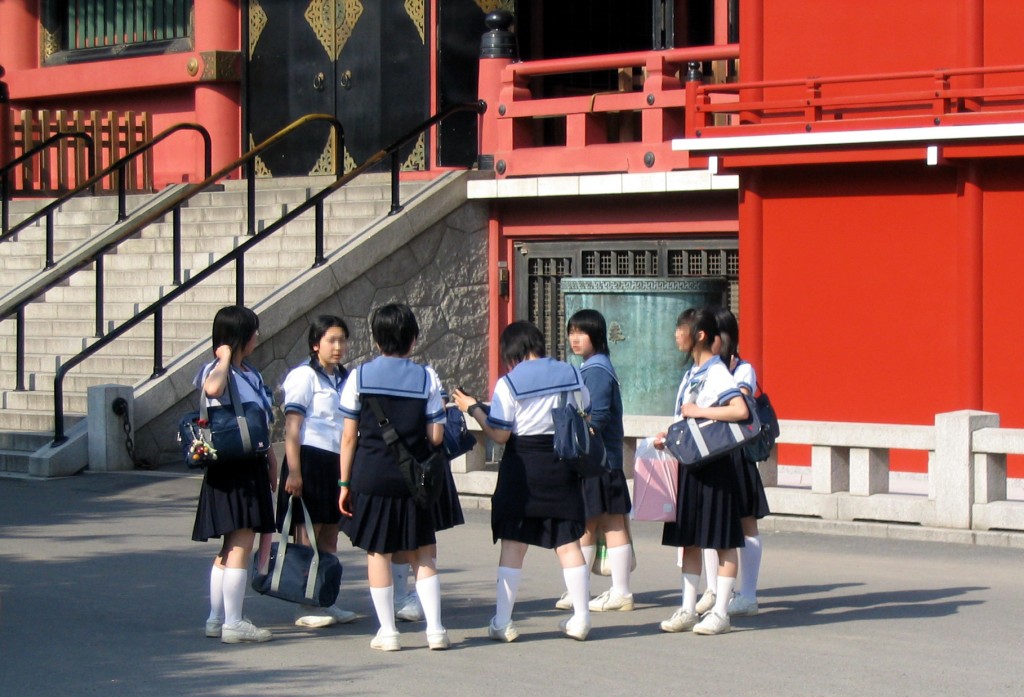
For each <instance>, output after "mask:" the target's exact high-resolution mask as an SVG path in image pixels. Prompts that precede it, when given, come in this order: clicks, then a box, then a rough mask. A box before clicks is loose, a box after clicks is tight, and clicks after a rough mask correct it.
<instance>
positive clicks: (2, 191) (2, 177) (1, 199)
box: [0, 131, 96, 242]
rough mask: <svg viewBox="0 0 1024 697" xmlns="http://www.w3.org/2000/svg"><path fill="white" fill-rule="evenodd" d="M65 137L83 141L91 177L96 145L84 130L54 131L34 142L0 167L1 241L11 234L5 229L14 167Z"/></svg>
mask: <svg viewBox="0 0 1024 697" xmlns="http://www.w3.org/2000/svg"><path fill="white" fill-rule="evenodd" d="M66 138H73V139H76V140H83V141H85V148H86V150H87V151H88V154H87V157H86V166H87V167H88V168H89V175H88V176H90V177H91V176H92V175H93V174H94V173H95V172H96V146H95V143H94V142H93V139H92V136H91V135H89V134H88V133H86V132H85V131H61V132H60V133H55V134H54V135H52V136H50V137H49V138H47V139H45V140H43V141H42V142H40V143H36V144H35V145H34V146H33V147H32V148H31V149H30V150H26V151H25V152H23V153H22V154H21V155H19V156H18V157H16V158H14V159H13V160H11V161H10V162H8V163H7V164H5V165H4V166H3V167H0V242H3V241H4V240H6V239H8V238H9V237H10V236H11V235H9V234H7V231H8V229H10V227H11V208H10V206H11V187H10V177H11V173H12V172H13V171H14V168H15V167H17V166H18V165H20V164H21V163H23V162H27V161H28V160H30V159H31V158H33V157H35V156H36V155H38V154H40V153H41V152H43V151H44V150H46V149H47V148H49V147H50V146H51V145H54V144H56V143H59V142H60V141H62V140H65V139H66ZM11 234H13V233H11Z"/></svg>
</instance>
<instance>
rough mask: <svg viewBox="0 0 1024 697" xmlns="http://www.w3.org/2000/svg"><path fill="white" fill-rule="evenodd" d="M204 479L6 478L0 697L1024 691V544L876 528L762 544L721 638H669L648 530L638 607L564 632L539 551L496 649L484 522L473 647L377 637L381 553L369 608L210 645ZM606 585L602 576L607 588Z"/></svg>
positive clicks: (653, 529)
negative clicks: (755, 577)
mask: <svg viewBox="0 0 1024 697" xmlns="http://www.w3.org/2000/svg"><path fill="white" fill-rule="evenodd" d="M198 486H199V482H198V480H197V479H195V478H191V477H186V476H167V475H160V474H145V473H125V474H85V475H82V476H79V477H74V478H69V479H62V480H56V481H45V482H44V481H30V480H14V479H0V660H2V664H0V695H2V696H3V697H22V696H36V695H42V696H49V695H61V696H64V695H72V696H77V695H133V696H134V695H302V696H306V695H339V694H344V695H346V696H354V695H371V694H374V695H376V694H404V695H411V694H416V695H420V696H423V695H446V696H458V695H490V694H494V695H588V696H592V695H601V696H603V695H670V694H672V695H678V694H685V695H702V694H708V695H729V694H735V695H744V696H748V697H749V696H751V695H783V694H785V695H795V696H802V695H823V696H829V697H833V696H846V695H850V696H853V695H857V696H860V695H910V696H917V695H921V696H927V697H934V696H936V695H986V696H988V695H1021V694H1024V661H1022V659H1021V650H1022V648H1024V642H1022V637H1024V593H1022V592H1021V588H1022V575H1024V550H1020V549H1009V550H1008V549H998V548H993V547H981V546H977V547H975V546H967V545H954V544H941V543H934V542H907V541H899V540H885V539H877V538H869V537H850V536H835V535H819V534H808V533H792V532H789V533H787V532H774V533H769V534H766V535H765V558H764V569H763V574H762V591H761V594H760V600H761V608H762V612H761V614H760V615H759V616H757V617H754V618H748V619H744V620H738V621H737V622H736V623H735V624H736V627H735V630H734V631H733V633H731V634H728V635H725V636H719V637H699V636H695V635H692V634H689V633H687V634H680V635H667V634H663V633H661V632H659V631H658V629H657V623H658V621H659V620H661V619H663V618H665V617H667V616H668V615H669V614H671V612H672V609H673V608H674V606H675V605H676V603H677V602H678V573H677V571H676V570H675V568H674V565H673V559H674V554H673V553H672V552H671V551H670V550H668V549H666V548H663V547H661V546H660V545H659V540H660V534H661V533H660V527H659V526H657V525H651V524H635V525H634V533H635V537H636V546H637V553H638V558H639V564H640V566H639V568H638V569H637V571H636V573H635V575H634V584H633V585H634V591H635V593H636V597H637V599H638V601H639V607H638V609H637V610H636V611H634V612H632V613H612V614H606V615H597V614H595V615H594V630H593V632H592V633H591V638H590V639H589V640H588V641H586V642H585V643H577V642H574V641H571V640H568V639H565V638H563V637H561V636H560V635H559V633H558V629H557V625H558V620H559V619H560V618H561V617H562V616H563V615H562V613H560V612H558V611H556V610H554V609H553V607H552V603H553V600H554V598H557V596H558V594H559V592H560V589H561V574H560V572H559V570H558V568H557V563H556V561H555V558H554V555H553V554H552V553H550V552H543V551H541V550H533V551H531V552H530V554H529V556H528V557H527V562H526V569H525V577H524V578H525V580H524V583H523V587H522V590H521V593H520V602H519V603H518V605H517V606H516V619H517V623H518V624H519V626H520V628H521V630H522V632H523V636H522V638H521V639H520V641H519V642H517V643H514V644H510V645H503V644H495V643H492V642H490V641H488V640H487V639H486V632H485V630H484V627H485V626H486V624H487V621H488V619H489V618H490V616H491V614H492V612H493V584H494V573H495V572H494V567H495V563H496V560H497V550H496V548H495V547H494V546H492V545H491V542H490V532H489V528H488V526H487V514H486V512H479V511H470V512H469V519H470V520H469V523H468V524H467V525H465V526H462V527H460V528H457V529H455V530H452V531H448V532H446V533H444V534H443V537H442V538H441V540H440V557H441V560H440V563H441V566H442V568H443V576H442V584H443V585H442V590H443V597H444V620H445V623H446V625H447V626H448V628H449V631H450V634H451V636H452V638H453V640H454V641H455V646H454V647H453V649H452V650H451V651H448V652H431V651H428V650H427V649H426V641H425V638H424V636H423V633H422V625H402V626H401V629H402V630H403V631H404V634H403V645H404V646H405V649H404V650H403V651H401V652H398V653H393V654H381V653H379V652H377V651H373V650H371V649H370V648H369V640H370V636H371V635H372V633H373V632H374V631H375V629H376V622H375V620H374V619H373V616H372V610H371V606H370V601H369V593H368V592H367V590H366V581H365V578H366V577H365V563H364V559H363V558H361V555H360V554H359V553H357V552H356V551H354V550H352V549H351V548H346V549H344V550H343V553H342V560H343V562H344V563H345V581H344V582H343V593H344V594H345V595H346V596H347V598H348V603H349V606H350V607H352V608H353V609H355V610H357V611H359V612H360V613H361V614H362V615H363V617H362V618H361V619H360V621H359V622H357V623H355V624H352V625H347V626H344V627H340V628H328V629H322V630H303V629H299V628H297V627H294V626H293V625H292V623H291V620H292V617H293V611H292V607H291V606H289V605H287V604H285V603H282V602H279V601H274V600H270V599H267V598H263V597H259V596H253V595H251V594H250V597H249V598H247V601H246V614H247V615H248V616H250V617H251V618H252V619H253V620H255V621H256V623H257V624H259V625H261V626H267V627H269V628H271V629H272V630H273V631H274V632H275V640H274V641H272V642H270V643H268V644H262V645H258V646H252V645H248V646H245V645H243V646H225V645H222V644H220V643H219V642H218V641H215V640H211V639H206V638H204V637H203V635H202V626H203V621H204V619H205V617H206V611H207V607H208V606H207V599H206V592H207V590H206V584H207V569H208V565H209V563H210V560H211V558H212V555H213V554H214V552H215V545H214V544H213V543H210V544H196V543H193V542H191V541H190V540H189V536H190V532H191V526H192V516H193V512H194V498H195V495H196V493H197V491H198ZM607 583H608V581H607V579H602V578H596V577H595V578H594V579H593V587H594V589H595V592H599V591H601V590H604V589H605V588H606V587H607Z"/></svg>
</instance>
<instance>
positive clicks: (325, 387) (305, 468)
mask: <svg viewBox="0 0 1024 697" xmlns="http://www.w3.org/2000/svg"><path fill="white" fill-rule="evenodd" d="M348 338H349V335H348V326H347V325H346V324H345V322H344V320H342V319H341V318H340V317H336V316H334V315H320V316H318V317H316V318H315V319H314V320H313V322H312V324H311V325H310V327H309V337H308V342H309V360H308V361H307V362H306V363H304V364H302V365H300V366H298V367H296V368H294V369H292V370H291V371H289V373H288V375H286V376H285V379H284V386H283V387H284V402H285V404H284V415H285V416H284V418H285V429H284V430H285V458H284V462H282V463H281V483H280V485H279V486H278V489H277V527H278V529H280V528H281V526H282V525H283V524H284V517H285V513H286V511H287V510H288V501H289V499H290V498H291V497H292V496H299V497H301V498H302V500H303V502H304V503H305V504H306V508H307V509H308V510H309V517H310V522H311V523H312V524H313V531H314V533H315V534H316V546H317V549H319V550H320V551H321V552H325V553H327V554H337V552H338V521H339V520H340V519H341V512H340V511H339V510H338V495H339V494H340V493H341V491H340V489H339V487H338V456H339V453H340V452H341V431H342V423H343V421H344V418H343V416H342V413H341V388H342V385H344V384H345V378H346V377H347V376H348V371H347V370H345V368H344V366H342V365H341V361H342V360H343V359H344V357H345V348H346V346H347V344H348ZM292 516H293V517H292V520H293V521H295V522H294V526H295V527H294V531H295V535H296V539H298V540H299V541H300V542H303V543H309V541H307V540H306V539H305V537H306V534H305V527H304V525H303V522H304V514H303V512H302V508H301V507H299V506H297V505H296V506H294V507H293V511H292ZM285 533H286V534H287V533H288V531H285ZM355 619H356V614H355V613H354V612H351V611H349V610H343V609H341V608H340V607H338V606H337V605H333V606H331V607H328V608H322V609H321V608H318V607H314V606H310V605H300V606H299V608H298V614H297V615H296V619H295V624H297V625H298V626H300V627H327V626H329V625H332V624H335V623H338V622H340V623H346V622H352V621H354V620H355Z"/></svg>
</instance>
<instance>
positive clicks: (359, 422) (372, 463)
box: [338, 304, 450, 651]
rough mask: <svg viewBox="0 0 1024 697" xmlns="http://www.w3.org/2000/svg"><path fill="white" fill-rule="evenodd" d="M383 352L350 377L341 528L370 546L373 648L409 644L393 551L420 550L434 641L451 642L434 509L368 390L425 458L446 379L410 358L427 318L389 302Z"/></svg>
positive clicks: (345, 394)
mask: <svg viewBox="0 0 1024 697" xmlns="http://www.w3.org/2000/svg"><path fill="white" fill-rule="evenodd" d="M371 330H372V334H373V340H374V342H375V343H376V344H377V347H378V348H379V349H380V351H381V353H382V354H383V355H381V356H380V357H378V358H375V359H374V360H372V361H370V362H369V363H366V364H364V365H361V366H359V368H357V369H356V370H355V371H353V373H352V375H351V376H349V379H348V380H347V381H346V382H345V386H344V388H343V389H342V395H341V411H342V413H343V414H344V417H345V424H344V429H343V431H342V439H341V480H340V481H339V482H338V484H339V486H340V488H341V493H340V495H339V500H338V503H339V507H340V509H341V514H342V516H343V517H342V521H341V529H342V532H344V533H345V534H346V535H348V536H349V538H350V539H351V540H352V544H353V545H355V546H356V547H359V548H360V549H363V550H366V553H367V573H368V576H369V584H370V596H371V598H372V599H373V605H374V609H375V610H376V613H377V619H378V621H379V622H380V630H379V631H378V632H377V635H376V636H375V637H374V639H373V641H371V642H370V646H371V648H375V649H379V650H383V651H397V650H398V649H400V648H401V644H400V642H399V635H398V629H397V628H396V626H395V614H394V613H395V608H394V586H393V584H392V577H391V557H392V554H393V553H395V552H400V551H409V552H412V554H411V555H410V556H411V558H410V559H409V561H410V563H411V564H412V566H413V570H414V572H415V575H416V593H417V595H418V596H419V600H420V603H421V604H422V606H423V612H424V615H425V616H426V620H427V629H426V631H427V644H428V646H429V647H430V648H431V649H447V648H448V647H449V645H450V642H449V640H448V633H447V631H446V630H445V628H444V627H443V626H442V624H441V584H440V579H439V578H438V575H437V568H436V562H435V558H436V557H437V545H436V538H435V534H434V533H435V527H434V513H433V511H432V510H426V509H421V508H418V507H417V506H416V504H415V503H413V501H412V498H411V497H410V495H409V490H408V489H407V488H406V485H405V482H404V481H403V479H402V475H401V473H400V471H399V469H398V463H397V461H396V460H395V457H394V455H393V454H392V452H391V449H390V448H389V447H388V445H387V444H386V443H385V442H384V438H383V435H382V433H381V429H380V425H379V424H378V422H377V418H376V417H375V415H374V412H373V409H372V408H371V407H370V405H369V404H367V403H366V398H367V397H370V396H372V397H374V398H375V399H377V400H378V402H379V404H380V406H381V409H382V410H383V412H384V414H385V415H386V416H387V418H388V420H389V421H390V422H391V424H392V425H393V426H394V428H395V431H396V432H397V433H398V435H399V437H401V438H402V441H403V442H404V443H405V446H406V447H407V448H408V449H409V452H411V453H412V455H413V456H414V457H416V458H417V459H419V460H424V459H426V458H427V457H428V456H429V455H430V451H431V449H432V448H437V447H438V446H439V445H440V444H441V442H442V439H443V437H444V426H443V424H444V420H445V414H444V405H443V403H442V401H441V381H440V380H439V379H438V377H437V373H435V372H434V370H433V368H430V367H429V366H422V365H419V364H418V363H414V362H413V361H411V360H409V358H408V356H409V354H410V353H411V352H412V349H413V346H414V344H415V341H416V338H417V337H418V336H419V325H418V324H417V323H416V317H415V316H414V315H413V313H412V310H411V309H410V308H409V307H408V306H406V305H398V304H393V305H385V306H383V307H380V308H377V310H375V311H374V313H373V316H372V319H371Z"/></svg>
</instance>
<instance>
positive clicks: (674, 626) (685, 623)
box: [661, 608, 700, 633]
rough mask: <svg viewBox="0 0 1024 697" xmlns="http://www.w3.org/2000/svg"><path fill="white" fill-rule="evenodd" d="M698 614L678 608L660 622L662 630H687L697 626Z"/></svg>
mask: <svg viewBox="0 0 1024 697" xmlns="http://www.w3.org/2000/svg"><path fill="white" fill-rule="evenodd" d="M699 621H700V616H699V615H698V614H697V613H696V612H687V611H686V610H684V609H683V608H679V609H678V610H676V611H675V612H673V613H672V616H671V617H669V618H668V619H667V620H665V621H664V622H662V623H661V631H663V632H673V633H674V632H688V631H690V630H691V629H693V628H694V627H695V626H697V623H698V622H699Z"/></svg>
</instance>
